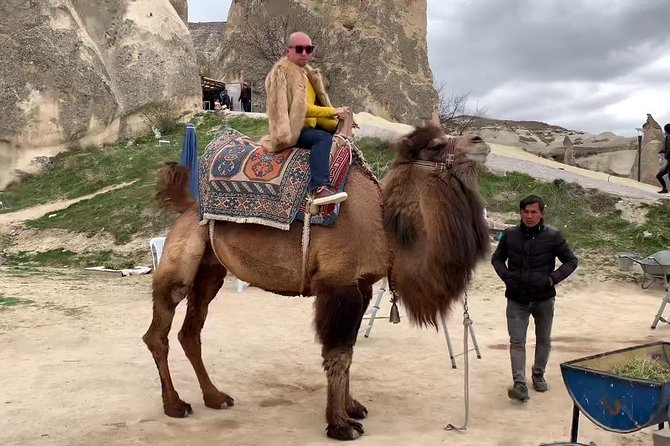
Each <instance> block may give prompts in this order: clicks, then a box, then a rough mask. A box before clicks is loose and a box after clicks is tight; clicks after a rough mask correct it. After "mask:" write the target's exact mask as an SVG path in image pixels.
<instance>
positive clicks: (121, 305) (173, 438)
mask: <svg viewBox="0 0 670 446" xmlns="http://www.w3.org/2000/svg"><path fill="white" fill-rule="evenodd" d="M150 281H151V276H133V277H127V278H121V277H107V276H104V277H102V276H98V275H85V274H82V273H78V272H77V273H75V272H63V270H50V271H25V272H17V271H16V270H6V269H5V270H2V271H0V295H3V296H4V297H5V299H7V298H10V297H14V298H18V299H23V301H18V303H17V304H16V305H13V306H8V305H4V306H0V342H2V348H0V363H1V364H2V367H0V382H2V383H3V386H2V391H0V395H1V396H0V444H3V445H8V444H10V445H91V444H95V445H99V446H107V445H133V444H149V445H180V446H182V445H203V444H222V445H239V446H244V445H268V446H274V445H321V444H334V441H331V440H329V439H327V438H326V436H325V433H324V427H325V423H324V415H323V414H324V406H325V376H324V374H323V372H322V370H321V367H320V362H321V359H320V349H319V346H318V345H317V343H316V342H315V340H314V332H313V330H312V327H311V317H312V316H311V315H312V303H313V301H312V299H307V298H286V297H279V296H275V295H272V294H269V293H265V292H262V291H260V290H258V289H254V288H248V289H245V290H244V292H243V293H237V292H236V291H235V290H234V283H233V281H227V282H226V285H225V286H224V289H222V291H221V292H220V293H219V296H218V298H217V299H216V300H215V301H214V302H213V304H212V306H211V307H210V314H209V319H208V321H207V324H206V326H205V329H204V331H203V350H204V357H205V361H206V363H207V364H208V366H209V370H210V373H211V375H212V378H213V380H214V381H215V382H216V383H218V384H219V385H220V388H221V390H223V391H225V392H228V393H229V394H231V395H232V396H233V397H234V398H235V402H236V405H235V407H233V408H231V409H228V410H222V411H216V410H212V409H208V408H206V407H205V406H204V404H203V402H202V399H201V395H200V393H199V388H198V384H197V381H196V379H195V375H194V373H193V370H192V368H191V366H190V364H189V363H188V360H187V359H186V357H185V356H184V354H183V352H182V350H181V347H180V346H179V343H178V342H177V339H176V332H177V331H178V330H177V329H178V325H177V324H179V323H180V321H181V319H182V318H183V314H184V306H183V305H181V306H180V307H179V308H178V314H177V318H176V322H175V325H174V329H173V331H172V333H171V334H170V339H171V345H172V347H173V348H172V350H171V356H170V364H171V367H172V373H173V378H174V380H175V385H176V387H177V390H178V391H179V392H180V394H181V397H182V399H184V400H185V401H187V402H190V403H191V404H192V405H193V410H194V413H193V415H191V416H190V417H189V418H187V419H171V418H168V417H166V416H165V415H163V413H162V407H161V399H160V384H159V381H158V374H157V371H156V368H155V366H154V363H153V360H152V358H151V356H150V354H149V352H148V351H147V350H146V349H145V347H144V345H143V343H142V341H141V336H142V334H143V333H144V331H145V330H146V328H147V326H148V324H149V321H150V318H151V302H150V294H149V293H150ZM502 291H503V290H502V286H501V285H500V282H499V281H498V280H497V278H496V277H495V275H494V273H493V270H492V269H491V268H490V267H489V266H488V265H482V267H481V268H480V271H479V272H478V275H477V278H476V280H475V282H474V283H473V286H472V290H471V293H470V308H471V316H472V318H473V320H474V322H475V332H476V337H477V341H478V342H479V345H480V349H481V353H482V359H481V360H476V359H474V356H471V358H472V359H471V381H470V386H471V418H470V423H469V427H468V430H467V432H447V431H445V430H444V429H443V427H444V426H445V425H446V424H447V423H450V422H451V423H454V424H461V423H462V421H463V414H464V412H463V381H462V380H463V357H462V356H461V357H459V358H457V361H458V365H459V368H458V369H457V370H453V369H452V368H451V367H450V364H449V357H448V354H447V349H446V344H445V339H444V337H443V334H442V333H441V332H439V333H437V332H435V331H434V330H432V331H431V330H419V329H416V328H413V327H411V326H410V325H409V324H408V322H407V319H406V318H404V313H403V311H402V308H401V314H402V316H403V319H402V322H401V323H400V324H399V325H393V324H390V323H388V322H387V321H386V320H377V321H376V323H375V325H374V328H373V330H372V334H371V336H370V338H368V339H365V338H363V337H362V336H361V337H360V338H359V342H358V345H357V347H356V352H355V356H354V365H353V367H352V391H353V393H354V395H355V396H356V397H357V398H358V399H359V400H360V401H361V402H363V403H364V404H365V405H366V406H367V407H368V410H369V413H370V415H369V418H368V419H367V420H365V421H364V426H365V435H364V436H363V437H362V438H361V439H359V440H357V441H358V444H361V445H383V446H389V445H436V444H445V445H472V446H475V445H482V446H484V445H486V446H489V445H500V446H519V445H538V444H540V443H542V442H552V441H567V440H568V439H569V431H570V417H571V400H570V397H569V396H568V394H567V391H566V390H565V387H564V385H563V382H562V380H561V377H560V369H559V364H560V363H561V362H563V361H566V360H570V359H576V358H580V357H583V356H587V355H590V354H595V353H600V352H604V351H608V350H612V349H616V348H623V347H627V346H632V345H636V344H641V343H646V342H652V341H654V340H661V339H665V338H667V337H668V335H669V334H670V327H668V326H667V325H662V326H660V327H659V328H658V329H657V330H656V331H652V330H650V328H649V325H650V323H651V321H652V319H653V316H654V314H655V312H656V310H657V307H658V304H659V302H660V299H661V298H662V295H663V291H662V290H661V289H654V290H647V291H643V290H641V289H640V288H639V287H636V286H635V285H633V284H625V283H616V282H609V283H601V282H598V281H591V279H589V278H586V277H583V276H580V275H579V274H578V273H577V274H576V275H575V277H574V279H573V280H571V281H570V282H568V283H565V284H562V285H561V286H560V288H559V297H558V300H557V305H556V321H555V329H554V335H553V339H554V350H553V353H552V357H551V359H550V365H549V370H548V376H547V377H548V380H549V382H550V384H551V385H552V388H551V390H550V391H549V392H548V393H546V394H537V393H535V392H532V391H531V392H532V394H531V400H530V401H529V402H528V403H526V404H520V403H516V402H512V401H510V400H509V399H508V398H507V394H506V388H507V386H508V385H509V384H510V381H511V378H510V370H509V359H508V351H507V343H508V339H507V334H506V328H505V319H504V306H505V299H504V298H503V296H502ZM30 301H32V303H31V302H30ZM382 302H383V305H382V310H381V311H380V314H384V315H387V314H388V309H389V303H388V297H387V296H385V297H384V299H383V301H382ZM449 327H450V334H451V338H452V341H453V344H454V347H455V349H456V351H457V352H460V351H462V325H461V311H460V309H457V310H456V311H454V313H453V315H452V317H451V318H450V320H449ZM528 347H529V348H530V352H531V353H530V355H529V357H532V349H533V348H534V342H533V339H532V338H530V339H529V343H528ZM529 361H530V360H529ZM528 367H530V362H529V365H528ZM580 433H581V436H580V439H581V440H582V441H583V442H586V443H588V442H589V441H595V442H596V443H597V444H598V445H599V446H612V445H648V444H651V431H650V430H649V429H647V430H645V431H642V432H638V433H635V434H629V435H617V434H614V433H610V432H605V431H603V430H600V429H598V428H596V427H595V426H594V425H593V424H591V423H590V422H589V421H588V420H586V419H585V418H582V424H581V430H580Z"/></svg>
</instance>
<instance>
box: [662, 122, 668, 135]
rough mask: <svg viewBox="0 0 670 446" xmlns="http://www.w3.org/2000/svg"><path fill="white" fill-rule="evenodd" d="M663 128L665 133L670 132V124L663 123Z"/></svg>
mask: <svg viewBox="0 0 670 446" xmlns="http://www.w3.org/2000/svg"><path fill="white" fill-rule="evenodd" d="M663 130H665V133H668V134H670V124H665V126H664V127H663Z"/></svg>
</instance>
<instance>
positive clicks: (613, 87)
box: [189, 0, 670, 135]
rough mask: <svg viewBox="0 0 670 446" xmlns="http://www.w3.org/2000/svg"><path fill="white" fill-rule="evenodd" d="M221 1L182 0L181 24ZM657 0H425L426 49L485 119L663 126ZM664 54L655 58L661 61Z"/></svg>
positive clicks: (667, 116) (660, 3)
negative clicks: (185, 5)
mask: <svg viewBox="0 0 670 446" xmlns="http://www.w3.org/2000/svg"><path fill="white" fill-rule="evenodd" d="M230 3H231V0H189V20H190V21H219V20H225V19H226V17H227V13H228V9H229V7H230ZM669 10H670V8H669V7H668V5H667V4H666V2H665V0H571V1H567V0H449V1H444V0H428V53H429V60H430V64H431V68H432V70H433V74H434V76H435V78H436V79H438V80H440V81H445V82H446V83H447V87H446V89H447V91H452V92H462V91H470V92H471V99H470V103H471V104H472V105H474V104H477V103H478V104H479V105H480V106H482V107H483V108H485V109H486V110H487V114H488V115H489V116H490V117H493V118H501V119H527V120H540V121H545V122H549V123H551V124H556V125H561V126H564V127H569V128H573V129H576V130H586V131H590V132H594V133H598V132H602V131H605V130H611V131H614V132H617V133H620V134H625V135H631V134H634V133H635V131H634V128H635V127H638V126H639V125H640V124H641V123H642V122H644V120H645V118H646V113H652V114H653V115H654V117H655V118H656V119H657V120H658V121H659V122H660V123H661V125H663V124H664V123H665V122H670V106H669V105H670V22H668V20H667V17H668V11H669ZM663 58H665V59H663Z"/></svg>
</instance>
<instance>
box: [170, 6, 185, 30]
mask: <svg viewBox="0 0 670 446" xmlns="http://www.w3.org/2000/svg"><path fill="white" fill-rule="evenodd" d="M170 4H171V5H172V7H173V8H174V10H175V11H177V14H179V17H181V19H182V20H183V21H184V23H185V24H187V25H188V1H187V0H170Z"/></svg>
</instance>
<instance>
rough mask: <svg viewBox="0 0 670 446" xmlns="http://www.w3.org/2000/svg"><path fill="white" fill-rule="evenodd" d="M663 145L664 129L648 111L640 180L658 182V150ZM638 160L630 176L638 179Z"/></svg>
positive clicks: (644, 126) (643, 131) (650, 182)
mask: <svg viewBox="0 0 670 446" xmlns="http://www.w3.org/2000/svg"><path fill="white" fill-rule="evenodd" d="M662 147H663V130H662V129H661V126H660V125H659V124H658V122H656V120H655V119H654V118H653V117H652V116H651V115H650V114H649V113H647V121H646V122H645V123H644V124H643V125H642V153H641V155H640V159H641V161H642V162H641V168H640V181H641V182H643V183H647V184H654V185H655V184H657V183H658V182H657V181H656V173H657V172H658V169H659V162H658V152H659V151H660V150H661V148H662ZM637 166H638V160H637V159H636V160H635V163H633V168H632V169H631V171H630V175H629V176H628V177H629V178H633V179H637V169H638V167H637Z"/></svg>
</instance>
